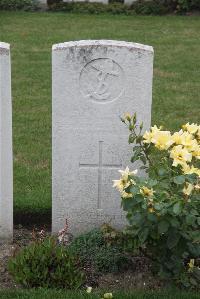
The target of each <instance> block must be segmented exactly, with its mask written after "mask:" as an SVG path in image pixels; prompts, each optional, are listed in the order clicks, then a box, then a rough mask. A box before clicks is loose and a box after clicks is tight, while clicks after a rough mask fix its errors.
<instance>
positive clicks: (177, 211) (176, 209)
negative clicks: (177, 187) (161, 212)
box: [173, 202, 181, 215]
mask: <svg viewBox="0 0 200 299" xmlns="http://www.w3.org/2000/svg"><path fill="white" fill-rule="evenodd" d="M173 212H174V214H176V215H179V214H180V213H181V203H180V202H177V203H176V204H175V205H174V206H173Z"/></svg>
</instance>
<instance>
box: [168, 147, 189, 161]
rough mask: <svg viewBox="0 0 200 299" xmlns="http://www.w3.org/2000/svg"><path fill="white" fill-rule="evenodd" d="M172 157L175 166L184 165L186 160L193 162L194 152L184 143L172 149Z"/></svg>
mask: <svg viewBox="0 0 200 299" xmlns="http://www.w3.org/2000/svg"><path fill="white" fill-rule="evenodd" d="M170 158H172V159H173V160H174V161H173V164H172V165H173V166H178V165H182V166H184V165H185V163H186V162H191V160H192V154H191V153H189V152H188V150H187V149H185V148H184V147H183V146H182V145H176V146H174V147H173V148H172V150H171V151H170Z"/></svg>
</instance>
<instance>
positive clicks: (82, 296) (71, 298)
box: [0, 290, 199, 299]
mask: <svg viewBox="0 0 200 299" xmlns="http://www.w3.org/2000/svg"><path fill="white" fill-rule="evenodd" d="M102 295H103V293H99V294H87V293H86V292H67V291H56V290H29V291H28V290H27V291H24V290H23V291H0V298H1V299H100V298H101V297H102ZM188 298H190V299H199V294H197V293H182V292H170V293H162V294H161V293H157V292H145V293H144V292H134V293H129V294H124V293H123V294H122V293H116V294H115V293H113V299H188Z"/></svg>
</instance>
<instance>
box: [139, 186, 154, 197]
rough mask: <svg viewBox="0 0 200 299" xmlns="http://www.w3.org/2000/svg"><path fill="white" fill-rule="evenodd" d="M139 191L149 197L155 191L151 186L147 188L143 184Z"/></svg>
mask: <svg viewBox="0 0 200 299" xmlns="http://www.w3.org/2000/svg"><path fill="white" fill-rule="evenodd" d="M140 193H141V194H142V195H143V196H147V197H150V196H153V194H154V193H155V191H154V190H153V189H152V188H151V189H149V188H148V187H145V186H143V187H142V188H141V189H140Z"/></svg>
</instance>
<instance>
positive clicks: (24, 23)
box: [0, 12, 200, 298]
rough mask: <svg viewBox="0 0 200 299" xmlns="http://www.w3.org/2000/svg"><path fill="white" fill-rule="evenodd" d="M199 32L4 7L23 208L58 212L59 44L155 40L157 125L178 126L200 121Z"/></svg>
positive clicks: (128, 19)
mask: <svg viewBox="0 0 200 299" xmlns="http://www.w3.org/2000/svg"><path fill="white" fill-rule="evenodd" d="M199 32H200V18H199V17H180V16H176V17H175V16H166V17H142V16H111V15H99V16H94V15H90V16H89V15H72V14H65V13H55V14H53V13H5V12H0V40H1V41H5V42H8V43H11V46H12V83H13V130H14V132H13V133H14V200H15V213H16V212H20V213H22V211H23V213H25V212H32V213H36V214H37V213H40V214H39V215H41V213H43V212H47V211H50V209H51V46H52V44H54V43H58V42H64V41H69V40H79V39H102V38H103V39H117V40H126V41H133V42H138V43H143V44H149V45H152V46H153V47H154V50H155V64H154V85H153V121H152V122H153V123H157V124H162V125H165V126H166V127H168V128H170V129H175V128H178V126H179V125H180V124H182V123H184V122H187V121H193V122H197V121H199V119H200V117H199V115H200V34H199ZM130 112H134V107H133V111H130ZM45 221H47V219H45ZM20 298H21V297H20ZM23 298H26V297H23ZM34 298H35V297H34ZM63 298H64V297H63ZM156 298H157V297H156Z"/></svg>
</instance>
